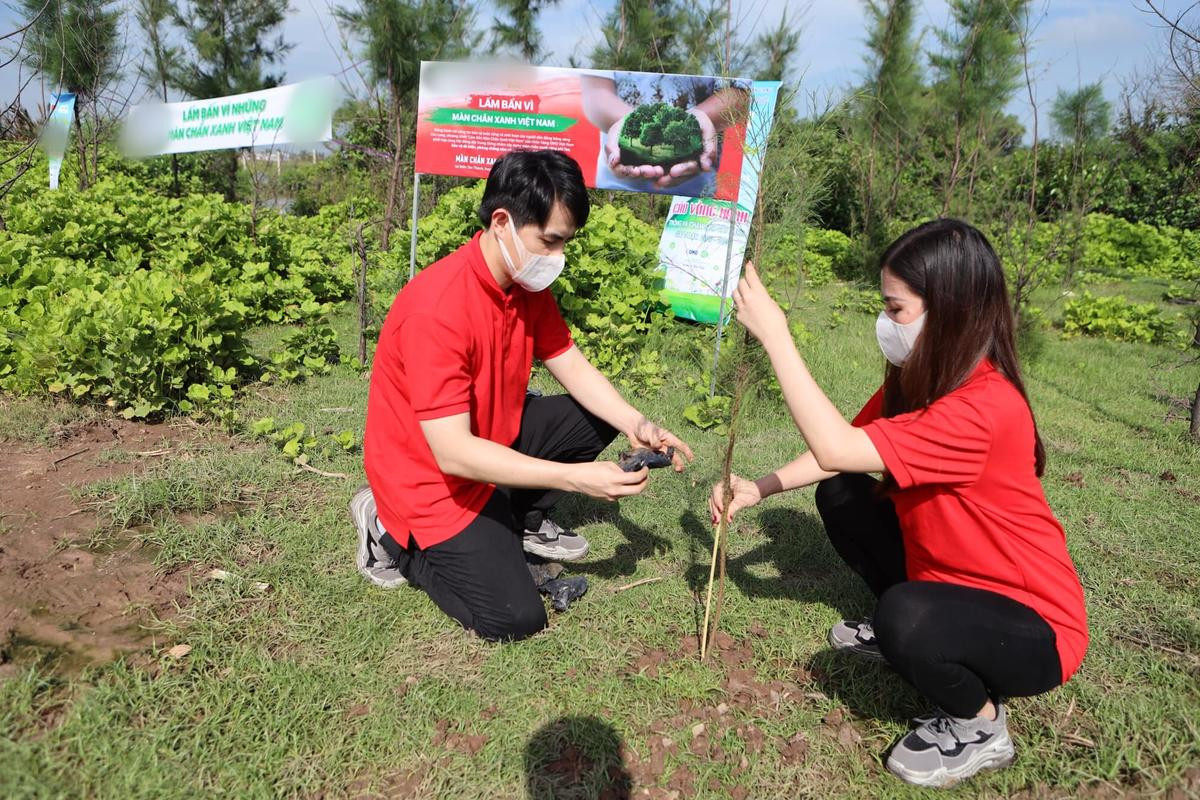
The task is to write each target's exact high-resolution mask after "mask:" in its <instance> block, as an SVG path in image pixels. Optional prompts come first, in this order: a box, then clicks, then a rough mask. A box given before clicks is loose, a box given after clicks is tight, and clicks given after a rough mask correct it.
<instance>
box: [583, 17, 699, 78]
mask: <svg viewBox="0 0 1200 800" xmlns="http://www.w3.org/2000/svg"><path fill="white" fill-rule="evenodd" d="M688 28H689V19H688V11H687V8H686V7H685V5H684V4H683V3H681V2H678V0H617V4H616V7H615V8H613V10H612V11H611V12H609V14H608V17H606V18H605V20H604V24H603V25H602V26H601V35H602V36H603V37H604V41H602V42H601V43H600V44H598V45H596V48H595V49H594V50H593V51H592V63H593V65H594V66H596V67H602V68H606V69H620V70H630V71H635V72H684V71H685V64H686V63H687V61H688V57H689V55H690V54H689V53H688V52H686V50H687V48H686V47H685V46H684V45H683V37H682V36H681V32H683V31H685V30H687V29H688ZM691 29H692V30H693V31H695V27H694V26H692V27H691ZM703 29H704V28H701V30H703ZM692 44H693V45H694V41H693V42H692ZM701 52H703V51H701Z"/></svg>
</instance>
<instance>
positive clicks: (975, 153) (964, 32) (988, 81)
mask: <svg viewBox="0 0 1200 800" xmlns="http://www.w3.org/2000/svg"><path fill="white" fill-rule="evenodd" d="M1028 10H1029V0H950V17H951V20H952V23H951V25H950V27H948V28H944V29H939V30H938V31H936V35H937V38H938V41H939V42H940V44H941V47H942V51H941V52H939V53H935V54H933V55H932V56H930V64H931V66H932V67H933V77H934V84H933V95H934V99H935V101H936V106H937V109H938V111H939V115H938V117H939V118H943V119H946V120H948V122H949V129H948V130H944V131H942V132H941V134H942V135H941V138H942V140H943V145H944V148H943V149H944V157H945V159H946V162H947V166H946V168H945V177H944V179H943V182H942V197H943V199H942V213H943V214H947V213H950V212H951V210H954V211H956V212H958V213H961V214H964V215H969V214H970V212H971V206H972V202H973V200H974V197H975V189H976V179H977V178H978V176H979V174H980V173H981V171H982V168H983V166H984V164H985V162H986V161H988V160H989V157H991V156H993V155H995V154H996V153H997V152H998V151H1001V150H1004V149H1008V148H1011V147H1012V146H1013V145H1014V144H1015V143H1016V141H1015V140H1016V139H1018V138H1019V136H1018V135H1016V133H1017V132H1016V131H1015V130H1014V127H1016V126H1015V123H1014V122H1013V121H1012V120H1010V119H1007V118H1006V117H1005V114H1004V108H1005V106H1006V105H1007V104H1008V101H1009V100H1010V99H1011V98H1012V96H1013V93H1014V92H1015V91H1016V89H1017V88H1018V87H1019V86H1020V80H1019V79H1020V76H1021V63H1022V62H1021V44H1020V32H1021V31H1022V30H1023V29H1024V26H1025V20H1026V16H1027V14H1028ZM963 184H965V186H964V185H963ZM960 191H961V192H962V193H963V194H962V196H961V197H959V192H960Z"/></svg>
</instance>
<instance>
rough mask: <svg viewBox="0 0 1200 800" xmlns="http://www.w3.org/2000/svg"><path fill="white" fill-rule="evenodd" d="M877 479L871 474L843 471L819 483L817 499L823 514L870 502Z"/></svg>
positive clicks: (818, 506) (818, 508)
mask: <svg viewBox="0 0 1200 800" xmlns="http://www.w3.org/2000/svg"><path fill="white" fill-rule="evenodd" d="M875 483H876V481H875V479H874V478H872V477H871V476H869V475H860V474H857V473H841V474H839V475H834V476H833V477H832V478H826V479H825V480H823V481H821V482H820V483H818V484H817V489H816V493H815V500H816V502H817V511H819V512H820V513H821V515H822V516H824V515H826V514H828V513H829V512H830V511H834V510H835V509H838V508H843V507H845V506H851V505H857V504H860V503H867V502H870V501H871V500H872V499H873V497H874V495H873V487H874V485H875Z"/></svg>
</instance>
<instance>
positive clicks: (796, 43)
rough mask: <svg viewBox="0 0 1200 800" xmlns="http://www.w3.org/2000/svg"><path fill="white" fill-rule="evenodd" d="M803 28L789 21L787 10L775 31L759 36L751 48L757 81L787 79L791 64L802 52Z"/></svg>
mask: <svg viewBox="0 0 1200 800" xmlns="http://www.w3.org/2000/svg"><path fill="white" fill-rule="evenodd" d="M801 30H802V29H801V27H800V26H799V25H798V24H795V23H792V22H789V21H788V15H787V9H786V8H785V9H784V11H783V16H782V17H780V19H779V24H778V25H777V26H775V27H774V28H773V29H771V30H769V31H766V32H764V33H761V34H759V36H758V38H757V39H755V41H754V44H753V45H752V46H751V48H750V49H751V52H752V53H753V54H754V57H755V58H756V60H757V64H756V65H755V69H754V78H755V80H760V81H782V80H783V79H784V78H786V77H787V73H788V68H789V64H790V63H791V61H792V58H794V57H795V55H796V53H797V52H799V50H800V34H801Z"/></svg>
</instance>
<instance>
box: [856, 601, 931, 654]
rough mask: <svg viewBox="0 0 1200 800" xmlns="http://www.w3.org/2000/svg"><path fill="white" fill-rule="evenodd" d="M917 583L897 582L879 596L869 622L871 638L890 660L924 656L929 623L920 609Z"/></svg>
mask: <svg viewBox="0 0 1200 800" xmlns="http://www.w3.org/2000/svg"><path fill="white" fill-rule="evenodd" d="M920 594H921V590H920V584H919V583H915V582H905V583H897V584H895V585H894V586H892V587H891V588H889V589H888V590H887V591H885V592H884V593H883V594H882V595H880V597H879V601H878V602H877V603H876V605H875V614H874V616H873V617H872V620H871V624H872V627H873V628H874V630H875V641H876V642H877V643H878V644H879V649H880V651H881V652H882V653H883V655H884V656H885V657H886V658H887V659H888V660H889V661H892V662H893V663H895V662H897V661H899V660H900V659H906V660H907V659H912V658H925V657H928V656H931V655H932V654H930V653H927V652H925V651H926V649H927V648H926V646H925V645H926V643H927V640H928V638H929V637H928V635H927V634H928V633H929V631H927V627H928V625H929V623H930V620H929V618H928V616H927V615H926V614H925V613H924V611H923V605H924V604H923V603H922V601H921V598H920Z"/></svg>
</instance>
